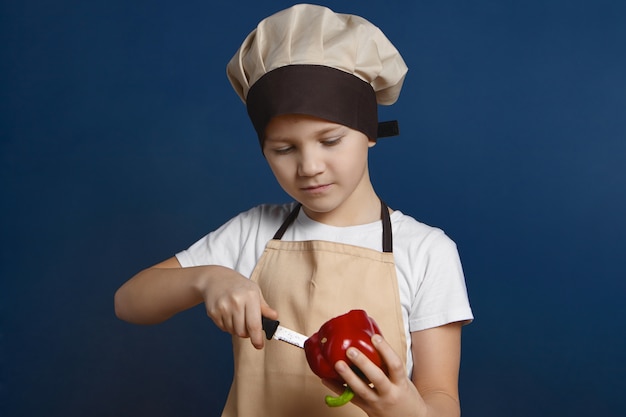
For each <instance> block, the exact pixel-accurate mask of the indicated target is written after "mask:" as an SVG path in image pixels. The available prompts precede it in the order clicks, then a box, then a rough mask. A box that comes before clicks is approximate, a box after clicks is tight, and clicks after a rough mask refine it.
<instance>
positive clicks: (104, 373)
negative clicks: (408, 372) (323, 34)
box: [0, 0, 626, 417]
mask: <svg viewBox="0 0 626 417" xmlns="http://www.w3.org/2000/svg"><path fill="white" fill-rule="evenodd" d="M288 5H290V3H288V2H284V1H272V2H260V1H256V0H255V1H252V0H244V1H237V2H210V1H207V0H204V1H199V0H193V1H171V0H156V1H155V0H152V1H147V0H144V1H121V0H109V1H78V0H75V1H71V0H61V1H58V0H57V1H44V0H39V1H37V0H4V1H2V2H1V3H0V40H1V43H0V48H1V55H0V73H1V75H2V77H1V85H0V88H1V90H0V121H1V124H0V139H1V142H0V146H1V148H0V150H1V156H0V184H1V187H2V188H1V190H2V198H1V203H0V209H1V214H2V216H1V218H0V219H1V220H0V228H1V229H0V233H1V236H2V248H1V249H2V250H1V256H2V258H1V260H0V277H1V279H2V288H1V291H0V314H1V315H0V320H1V321H0V326H1V333H0V343H1V345H0V349H1V350H0V370H1V375H0V376H1V385H0V396H1V398H0V415H2V416H11V417H13V416H35V415H46V416H65V417H68V416H138V415H151V416H217V415H219V410H220V408H221V404H222V403H223V401H224V399H225V396H226V393H227V390H228V386H229V383H230V377H231V372H232V371H231V366H232V365H231V360H232V358H231V353H230V344H229V338H228V337H227V336H226V335H224V334H222V333H221V332H219V331H218V330H216V328H215V326H214V325H213V324H212V323H211V322H210V321H209V320H208V319H207V318H206V317H205V315H204V312H203V310H202V308H201V307H198V308H195V309H192V310H190V311H188V312H185V313H182V314H180V315H179V316H177V317H175V318H174V319H172V320H170V321H169V322H167V323H164V324H162V325H157V326H152V327H141V326H133V325H130V324H126V323H124V322H121V321H118V320H117V319H116V318H115V317H114V314H113V294H114V292H115V290H116V289H117V287H118V286H119V285H121V284H122V283H123V282H124V281H125V280H126V279H128V278H129V277H131V276H132V275H133V274H134V273H135V272H137V271H138V270H140V269H142V268H144V267H146V266H148V265H151V264H154V263H156V262H158V261H160V260H162V259H165V258H167V257H170V256H172V255H173V254H174V253H175V252H177V251H178V250H180V249H183V248H186V247H187V246H188V245H189V244H191V243H192V242H194V241H195V240H196V239H198V238H200V237H201V236H202V235H203V234H205V233H206V232H208V231H209V230H211V229H213V228H215V227H217V226H218V225H220V224H221V223H222V222H224V221H225V220H227V219H228V218H230V217H231V216H233V215H234V214H236V213H238V212H239V211H241V210H244V209H246V208H248V207H250V206H252V205H255V204H258V203H261V202H278V201H286V200H287V197H286V196H285V195H284V194H283V193H282V191H281V190H280V188H279V187H278V186H277V185H276V183H275V181H274V179H273V177H272V176H271V173H270V171H269V169H268V168H267V167H266V166H265V162H264V160H263V158H262V156H261V153H260V151H259V149H258V145H257V143H256V139H255V136H254V132H253V130H252V128H251V126H250V124H249V122H248V120H247V118H246V114H245V108H244V106H243V105H242V103H241V102H240V101H239V98H238V97H237V96H236V95H235V94H234V92H232V91H231V88H230V85H229V84H228V81H227V79H226V77H225V65H226V63H227V61H228V60H229V59H230V57H231V56H232V54H233V53H234V52H235V50H236V49H237V47H238V46H239V44H240V43H241V41H242V40H243V38H244V37H245V35H246V34H247V33H248V32H249V31H250V30H251V29H252V28H253V27H254V25H255V24H256V23H257V21H258V20H260V19H261V18H263V17H265V16H267V15H269V14H270V13H273V12H274V11H277V10H279V9H282V8H284V7H286V6H288ZM327 5H329V6H331V7H332V8H334V9H335V10H336V11H341V12H350V13H356V14H360V15H362V16H364V17H366V18H368V19H370V20H372V21H373V22H375V23H376V24H377V25H378V26H380V27H381V28H382V29H383V31H384V32H385V33H386V34H387V35H388V36H389V38H390V39H391V40H392V41H393V42H394V44H395V45H396V46H397V47H398V49H399V50H400V51H401V52H402V54H403V56H404V58H405V60H406V61H407V64H408V65H409V67H410V72H409V74H408V77H407V80H406V83H405V88H404V90H403V93H402V95H401V98H400V100H399V102H398V103H397V104H396V105H394V106H393V107H391V108H388V109H387V108H385V109H383V110H382V118H383V119H388V118H398V119H400V121H401V130H402V136H401V137H399V138H395V139H388V140H384V141H382V142H381V143H379V145H378V146H376V147H375V148H374V149H373V152H372V155H371V169H372V176H373V181H374V183H375V186H376V187H377V190H378V192H379V193H380V195H381V196H383V197H384V198H385V200H387V202H388V203H389V204H390V205H391V206H392V207H395V208H400V209H402V210H403V211H404V212H406V213H408V214H411V215H413V216H414V217H416V218H418V219H420V220H422V221H424V222H426V223H429V224H433V225H437V226H440V227H442V228H443V229H444V230H445V231H446V232H447V233H448V234H449V235H450V236H451V237H452V238H453V239H454V240H455V241H456V242H457V244H458V246H459V249H460V253H461V257H462V260H463V263H464V267H465V271H466V275H467V284H468V287H469V291H470V297H471V301H472V305H473V308H474V312H475V315H476V320H475V322H474V323H473V324H472V325H471V326H469V327H466V328H465V330H464V345H463V363H462V374H461V395H462V406H463V415H464V416H466V417H492V416H493V417H504V416H507V417H515V416H520V417H521V416H524V417H527V416H554V415H563V416H570V417H574V416H588V415H595V416H604V417H610V416H624V415H626V395H624V391H626V382H625V381H624V377H625V376H626V331H625V330H626V329H625V325H624V319H625V318H626V307H625V306H624V298H625V295H626V279H625V278H626V256H624V251H625V248H626V237H625V235H626V221H625V218H624V217H625V213H626V175H625V174H626V167H625V166H626V54H625V53H624V51H626V25H625V24H624V16H625V15H626V3H624V2H621V1H618V0H615V1H602V0H595V1H591V0H589V1H565V0H563V1H549V0H541V1H540V0H529V1H503V0H498V1H496V0H492V1H488V0H476V1H454V0H453V1H399V0H386V1H377V2H374V1H359V2H347V1H329V2H328V3H327Z"/></svg>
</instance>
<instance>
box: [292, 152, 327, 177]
mask: <svg viewBox="0 0 626 417" xmlns="http://www.w3.org/2000/svg"><path fill="white" fill-rule="evenodd" d="M322 171H324V162H323V160H322V158H320V156H319V155H317V152H315V151H303V152H302V153H301V154H300V161H299V163H298V175H300V176H302V177H312V176H315V175H317V174H319V173H321V172H322Z"/></svg>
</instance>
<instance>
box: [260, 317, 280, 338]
mask: <svg viewBox="0 0 626 417" xmlns="http://www.w3.org/2000/svg"><path fill="white" fill-rule="evenodd" d="M261 320H262V322H263V330H265V337H267V340H270V339H271V338H272V337H274V333H276V329H278V325H279V324H280V322H279V321H278V320H272V319H268V318H267V317H261Z"/></svg>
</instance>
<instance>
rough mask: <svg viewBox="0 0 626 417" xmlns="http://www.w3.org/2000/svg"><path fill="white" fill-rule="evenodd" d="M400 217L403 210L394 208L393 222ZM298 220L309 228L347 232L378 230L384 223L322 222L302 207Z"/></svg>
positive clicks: (378, 221) (377, 221)
mask: <svg viewBox="0 0 626 417" xmlns="http://www.w3.org/2000/svg"><path fill="white" fill-rule="evenodd" d="M400 217H402V212H401V211H400V210H394V211H393V212H392V213H391V215H390V218H391V223H393V222H394V221H397V220H399V219H400ZM296 222H298V223H300V224H301V225H303V226H306V227H309V228H314V229H318V230H322V229H323V230H327V231H328V232H333V231H341V232H343V233H346V232H350V233H363V232H371V231H378V230H381V228H382V223H381V221H380V220H376V221H374V222H371V223H365V224H357V225H354V226H332V225H329V224H326V223H321V222H318V221H316V220H313V219H312V218H310V217H309V216H307V214H306V213H305V212H304V210H302V208H300V212H299V213H298V217H297V218H296Z"/></svg>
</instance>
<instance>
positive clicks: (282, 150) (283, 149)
mask: <svg viewBox="0 0 626 417" xmlns="http://www.w3.org/2000/svg"><path fill="white" fill-rule="evenodd" d="M292 150H293V146H282V147H280V148H275V149H274V152H276V153H277V154H278V155H285V154H288V153H289V152H291V151H292Z"/></svg>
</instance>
